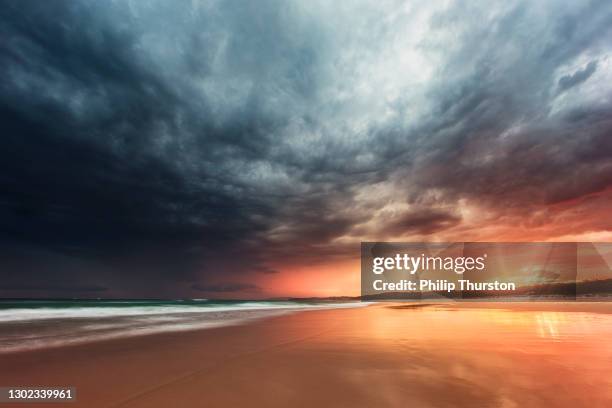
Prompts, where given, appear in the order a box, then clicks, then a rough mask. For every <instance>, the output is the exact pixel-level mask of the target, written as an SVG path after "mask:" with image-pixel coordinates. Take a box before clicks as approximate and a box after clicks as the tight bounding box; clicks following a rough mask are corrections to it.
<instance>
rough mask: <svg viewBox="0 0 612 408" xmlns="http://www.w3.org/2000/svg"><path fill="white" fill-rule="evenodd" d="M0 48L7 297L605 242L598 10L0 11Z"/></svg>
mask: <svg viewBox="0 0 612 408" xmlns="http://www.w3.org/2000/svg"><path fill="white" fill-rule="evenodd" d="M0 31H1V32H2V38H3V42H2V45H1V47H2V53H0V60H1V61H0V75H2V77H3V81H2V83H1V84H0V115H1V118H2V119H1V120H2V124H3V128H4V131H3V134H4V137H3V140H2V144H3V148H2V151H1V153H0V155H1V160H0V186H1V189H0V190H1V192H0V222H1V223H2V225H3V228H2V231H1V232H0V242H2V248H3V250H2V251H3V252H4V254H3V255H4V258H5V259H7V260H8V261H7V262H8V263H7V266H8V265H9V264H10V267H7V268H2V270H3V272H2V274H3V275H6V276H3V278H6V279H7V282H8V283H7V285H8V286H12V287H18V286H23V282H31V281H35V282H40V285H38V286H37V287H43V286H44V285H47V286H49V285H51V286H53V285H52V282H53V280H55V279H61V281H62V282H64V281H65V280H66V279H69V280H74V281H76V282H79V285H81V286H83V285H86V287H90V286H91V287H98V286H99V285H101V286H103V287H109V288H115V289H114V290H115V292H114V293H116V294H117V295H127V294H135V295H159V296H172V295H174V294H181V295H185V296H187V295H189V294H191V293H194V292H192V291H193V290H195V291H202V290H203V289H202V288H213V290H211V292H219V290H217V289H219V288H221V289H227V288H229V289H231V290H232V292H234V293H235V292H240V291H241V290H242V289H245V290H246V289H253V288H255V287H256V285H254V284H251V283H245V282H247V281H249V282H252V281H254V280H255V281H256V280H257V278H256V276H258V275H261V276H265V275H272V274H273V275H277V274H276V273H274V272H278V271H280V272H281V273H280V274H278V275H282V274H283V273H291V272H290V269H291V268H289V267H288V265H289V266H290V265H292V264H294V263H302V264H306V265H310V264H312V265H313V268H315V267H316V264H317V263H326V262H333V261H335V260H338V259H345V258H347V257H350V256H353V257H355V258H356V257H357V255H356V253H357V252H356V251H357V248H358V242H359V241H360V240H376V239H388V240H390V239H396V240H412V239H417V240H424V239H449V240H480V239H485V240H498V239H499V240H503V239H519V240H529V239H555V238H557V237H568V236H574V237H576V236H578V237H580V236H587V235H588V234H602V233H604V234H606V233H608V232H609V231H610V230H612V225H611V224H612V222H611V221H610V220H609V217H605V209H606V207H607V205H608V203H609V202H610V190H609V187H610V185H611V184H612V137H611V136H612V105H611V103H612V100H611V95H612V85H611V84H612V61H611V60H610V53H611V48H612V45H611V44H612V5H611V4H610V3H609V2H605V1H577V2H571V3H570V4H561V3H559V2H552V1H551V2H537V3H533V2H517V3H512V4H508V3H507V2H486V3H479V4H468V5H466V4H464V3H463V4H462V3H456V4H453V3H451V4H447V3H446V2H434V3H433V4H432V2H414V3H406V2H403V1H383V2H376V4H374V3H372V2H361V1H354V2H343V3H342V4H340V5H338V4H332V3H329V2H318V1H315V2H287V1H260V2H256V3H252V4H235V3H232V2H217V1H202V2H199V1H193V2H190V3H188V2H182V3H173V2H164V1H140V2H129V1H125V2H123V1H117V2H112V3H102V2H86V1H73V2H62V3H55V2H54V3H53V4H51V3H49V2H32V3H29V4H23V3H22V2H6V4H5V5H4V6H3V8H2V10H1V11H0ZM584 234H587V235H584ZM33 254H34V255H33ZM43 260H44V261H43ZM67 265H68V266H67ZM285 269H286V270H287V271H284V270H285ZM254 276H255V277H254ZM143 282H145V283H143ZM250 285H252V286H250ZM8 286H7V287H8ZM77 286H78V285H77ZM194 288H195V289H194ZM241 288H242V289H241ZM264 289H265V288H264ZM109 290H110V291H112V289H109ZM224 292H227V290H224Z"/></svg>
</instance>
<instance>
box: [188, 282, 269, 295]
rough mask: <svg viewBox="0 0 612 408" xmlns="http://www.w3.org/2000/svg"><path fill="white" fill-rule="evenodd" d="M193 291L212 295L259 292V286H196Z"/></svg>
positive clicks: (244, 284)
mask: <svg viewBox="0 0 612 408" xmlns="http://www.w3.org/2000/svg"><path fill="white" fill-rule="evenodd" d="M192 289H195V290H198V291H201V292H211V293H218V292H221V293H226V292H243V291H251V292H252V291H259V290H261V288H259V287H258V286H257V285H253V284H252V283H221V284H216V285H199V284H195V285H193V286H192Z"/></svg>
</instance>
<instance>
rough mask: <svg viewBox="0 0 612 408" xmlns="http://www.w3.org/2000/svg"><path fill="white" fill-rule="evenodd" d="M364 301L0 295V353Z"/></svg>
mask: <svg viewBox="0 0 612 408" xmlns="http://www.w3.org/2000/svg"><path fill="white" fill-rule="evenodd" d="M366 304H367V303H365V302H358V301H353V302H333V301H229V300H208V299H188V300H0V353H10V352H17V351H25V350H33V349H38V348H47V347H57V346H62V345H67V344H77V343H83V342H88V341H98V340H103V339H112V338H118V337H127V336H136V335H145V334H152V333H161V332H171V331H184V330H194V329H204V328H212V327H220V326H227V325H235V324H241V323H244V322H246V321H249V320H253V319H259V318H263V317H270V316H276V315H281V314H286V313H291V312H295V311H300V310H317V309H323V308H345V307H359V306H363V305H366Z"/></svg>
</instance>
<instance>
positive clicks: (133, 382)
mask: <svg viewBox="0 0 612 408" xmlns="http://www.w3.org/2000/svg"><path fill="white" fill-rule="evenodd" d="M610 312H612V307H610V306H609V304H605V303H584V304H577V303H573V304H570V303H541V304H534V303H524V304H522V303H515V304H503V303H460V304H455V303H444V304H437V305H434V304H429V305H422V304H417V305H414V304H388V303H382V304H375V305H372V306H370V307H363V308H355V309H342V310H321V311H313V312H302V313H296V314H292V315H285V316H281V317H274V318H269V319H266V320H261V321H258V322H255V323H251V324H245V325H242V326H235V327H225V328H217V329H209V330H200V331H194V332H184V333H167V334H159V335H148V336H142V337H138V338H129V339H118V340H109V341H101V342H96V343H90V344H84V345H80V346H70V347H65V348H57V349H50V350H44V351H42V350H40V351H36V352H28V353H17V354H12V355H4V356H3V355H0V366H2V367H11V370H10V372H9V371H7V370H3V371H0V383H2V384H8V383H12V384H15V385H19V384H51V383H53V384H70V385H73V386H76V387H77V388H78V393H79V401H77V402H76V403H74V404H73V408H76V407H78V406H83V407H85V406H86V407H88V408H91V407H108V406H117V407H118V406H121V407H168V406H182V407H190V406H214V407H221V406H232V407H243V406H248V407H288V406H289V407H351V408H353V407H407V406H408V407H419V408H427V407H470V408H471V407H501V408H511V407H521V408H522V407H589V408H591V407H596V408H598V407H601V408H604V407H605V408H609V407H611V406H612V379H611V377H610V376H609V371H610V368H611V366H612V342H610V338H612V314H610ZM94 368H95V369H94Z"/></svg>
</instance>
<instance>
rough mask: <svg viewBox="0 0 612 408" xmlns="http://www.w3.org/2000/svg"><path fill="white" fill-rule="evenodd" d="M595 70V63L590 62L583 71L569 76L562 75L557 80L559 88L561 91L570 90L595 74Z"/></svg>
mask: <svg viewBox="0 0 612 408" xmlns="http://www.w3.org/2000/svg"><path fill="white" fill-rule="evenodd" d="M595 70H597V61H591V62H589V63H588V64H587V66H586V67H584V69H580V70H578V71H576V72H574V73H573V74H571V75H564V76H562V77H561V78H559V88H560V89H561V90H562V91H565V90H566V89H569V88H571V87H572V86H575V85H578V84H580V83H582V82H584V81H586V80H587V79H589V78H590V76H591V75H593V74H594V73H595Z"/></svg>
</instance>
